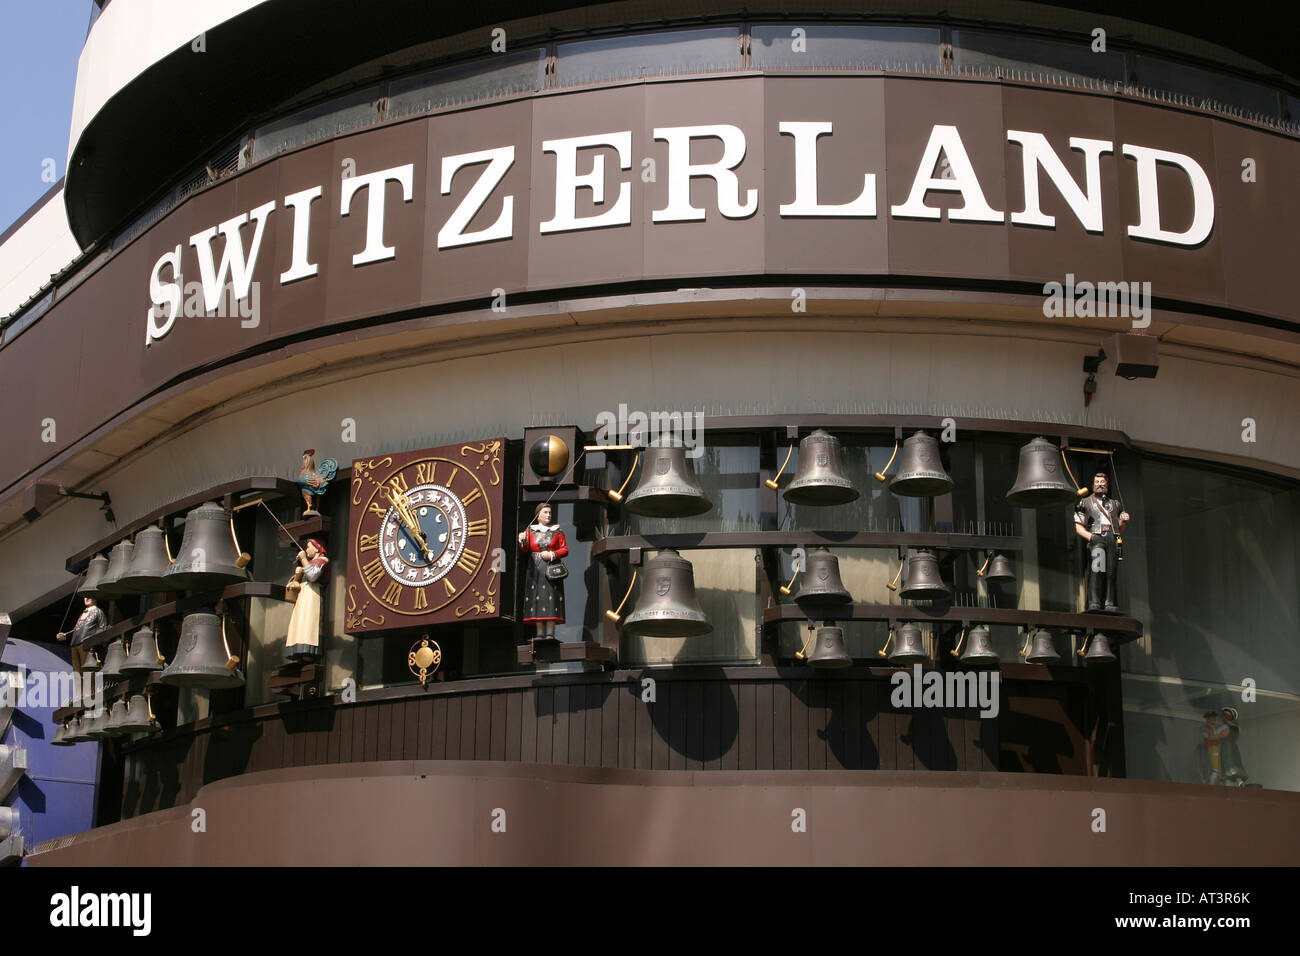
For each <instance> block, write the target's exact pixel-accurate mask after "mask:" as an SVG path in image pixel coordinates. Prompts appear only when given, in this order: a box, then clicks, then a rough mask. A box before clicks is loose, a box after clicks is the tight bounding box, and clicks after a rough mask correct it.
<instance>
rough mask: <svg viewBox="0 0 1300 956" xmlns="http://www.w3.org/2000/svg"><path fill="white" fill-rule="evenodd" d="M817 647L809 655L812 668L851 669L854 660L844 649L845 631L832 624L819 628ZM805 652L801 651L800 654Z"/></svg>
mask: <svg viewBox="0 0 1300 956" xmlns="http://www.w3.org/2000/svg"><path fill="white" fill-rule="evenodd" d="M815 642H816V646H815V647H814V648H813V652H812V653H811V654H809V655H808V657H807V661H808V664H809V665H810V666H812V667H825V668H832V667H849V666H850V665H852V663H853V658H851V657H850V656H849V652H848V650H846V649H845V647H844V629H843V628H839V627H835V626H833V625H830V624H826V625H823V626H822V627H819V628H817V636H816V638H815ZM802 653H803V652H802V651H801V652H800V654H802Z"/></svg>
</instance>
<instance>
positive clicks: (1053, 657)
mask: <svg viewBox="0 0 1300 956" xmlns="http://www.w3.org/2000/svg"><path fill="white" fill-rule="evenodd" d="M1020 656H1021V657H1023V658H1024V659H1025V661H1026V662H1027V663H1030V664H1059V663H1060V661H1061V655H1060V654H1058V653H1056V644H1055V642H1054V641H1053V640H1052V632H1051V631H1048V630H1045V629H1043V628H1041V627H1040V628H1038V630H1036V631H1034V632H1033V633H1032V634H1030V635H1029V639H1028V640H1027V641H1025V647H1024V648H1022V649H1021V651H1020Z"/></svg>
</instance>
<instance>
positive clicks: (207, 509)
mask: <svg viewBox="0 0 1300 956" xmlns="http://www.w3.org/2000/svg"><path fill="white" fill-rule="evenodd" d="M249 560H250V558H249V556H248V554H247V553H246V552H241V551H240V549H239V541H238V539H237V538H236V536H235V523H234V519H233V517H232V516H231V514H230V512H229V511H227V510H226V509H225V508H223V507H221V505H219V504H217V503H216V502H208V503H206V504H202V505H199V506H198V507H197V508H195V509H194V510H193V511H191V512H190V513H189V514H187V515H186V516H185V536H184V537H183V538H182V539H181V546H180V549H179V550H178V551H177V552H176V560H175V562H173V563H172V566H171V567H170V568H168V569H167V571H166V573H164V574H163V582H164V585H165V589H166V590H168V591H197V590H211V589H214V588H219V587H225V586H226V585H228V584H240V583H242V582H244V581H248V580H250V576H249V573H248V570H247V565H248V562H249Z"/></svg>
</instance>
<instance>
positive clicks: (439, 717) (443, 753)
mask: <svg viewBox="0 0 1300 956" xmlns="http://www.w3.org/2000/svg"><path fill="white" fill-rule="evenodd" d="M448 703H449V701H448V698H447V697H445V696H438V697H435V698H434V699H433V710H432V712H431V720H430V722H429V759H430V760H445V759H446V758H447V724H448V722H449V721H450V720H451V718H450V717H449V716H448Z"/></svg>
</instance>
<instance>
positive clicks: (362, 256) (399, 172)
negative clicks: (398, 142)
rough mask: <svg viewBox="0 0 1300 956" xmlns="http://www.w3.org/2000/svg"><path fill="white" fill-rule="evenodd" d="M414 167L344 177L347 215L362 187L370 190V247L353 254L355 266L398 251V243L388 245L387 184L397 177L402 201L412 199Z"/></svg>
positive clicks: (342, 199) (342, 193)
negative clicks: (396, 246)
mask: <svg viewBox="0 0 1300 956" xmlns="http://www.w3.org/2000/svg"><path fill="white" fill-rule="evenodd" d="M414 168H415V167H414V165H413V164H411V163H407V164H406V165H405V166H394V167H393V168H392V169H381V170H380V171H379V172H377V173H366V174H365V175H364V176H349V177H348V178H347V179H344V180H342V181H341V183H342V186H341V188H340V190H339V197H340V198H339V214H340V215H343V216H346V215H348V214H349V213H350V212H351V210H352V197H353V196H355V195H356V194H357V191H358V190H361V189H366V190H368V194H367V197H366V198H367V200H368V202H367V203H366V247H365V248H364V249H362V250H361V251H360V252H358V253H357V254H356V255H354V256H353V257H352V264H353V265H354V266H360V265H365V264H366V263H367V262H382V261H383V260H385V259H391V258H393V257H394V256H396V255H397V249H396V248H395V247H393V246H386V245H384V192H385V188H384V184H385V183H387V182H388V181H389V180H390V179H391V180H394V181H396V182H397V183H398V184H400V185H401V187H402V202H410V201H411V199H412V198H413V197H414V192H415V190H414V187H413V185H412V182H411V178H412V174H413V170H414ZM304 254H305V253H304Z"/></svg>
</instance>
